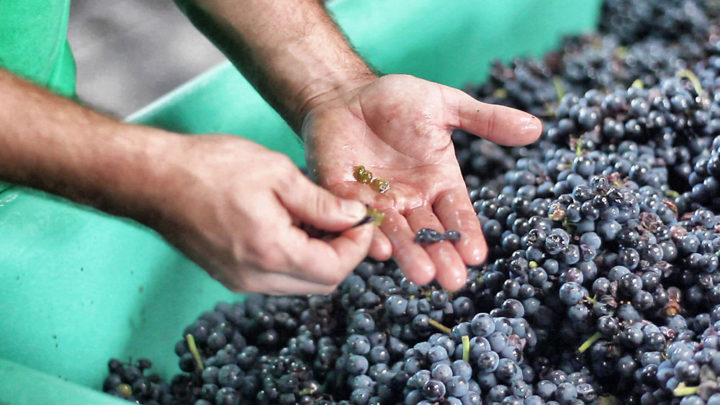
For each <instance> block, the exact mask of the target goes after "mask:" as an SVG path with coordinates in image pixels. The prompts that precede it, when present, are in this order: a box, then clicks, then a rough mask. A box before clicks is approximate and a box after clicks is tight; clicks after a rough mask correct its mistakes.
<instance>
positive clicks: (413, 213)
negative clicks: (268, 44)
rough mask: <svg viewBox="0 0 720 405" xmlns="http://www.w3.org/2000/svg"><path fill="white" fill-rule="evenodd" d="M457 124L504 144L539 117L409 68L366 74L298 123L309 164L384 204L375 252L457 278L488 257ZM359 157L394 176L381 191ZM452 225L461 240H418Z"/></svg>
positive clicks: (338, 189)
mask: <svg viewBox="0 0 720 405" xmlns="http://www.w3.org/2000/svg"><path fill="white" fill-rule="evenodd" d="M453 129H463V130H466V131H468V132H471V133H474V134H477V135H479V136H482V137H484V138H486V139H489V140H491V141H493V142H496V143H500V144H503V145H524V144H527V143H530V142H533V141H534V140H536V139H537V137H538V136H539V135H540V131H541V124H540V121H539V120H538V119H537V118H535V117H533V116H531V115H529V114H526V113H523V112H521V111H517V110H514V109H511V108H507V107H501V106H495V105H490V104H484V103H480V102H478V101H476V100H474V99H473V98H472V97H470V96H469V95H467V94H466V93H464V92H462V91H459V90H457V89H454V88H451V87H447V86H443V85H440V84H437V83H432V82H428V81H425V80H422V79H418V78H415V77H412V76H405V75H389V76H384V77H381V78H378V79H374V80H371V81H369V82H367V83H364V84H363V85H361V86H359V87H356V88H354V89H352V90H350V91H346V92H344V93H341V94H339V95H337V96H335V97H332V98H329V99H327V100H325V101H323V102H322V103H320V104H318V105H316V106H315V107H314V108H313V109H312V110H311V111H310V112H309V113H308V115H307V117H306V119H305V122H304V124H303V129H302V132H303V137H304V138H305V140H306V145H307V158H308V165H309V168H310V171H311V174H312V175H313V176H314V177H315V178H316V179H317V180H318V182H319V183H320V184H321V185H322V186H324V187H326V188H328V189H329V190H330V191H332V192H333V193H335V194H337V195H339V196H342V197H345V198H355V199H358V200H360V201H363V202H365V203H366V204H369V205H371V206H373V207H375V208H378V209H380V210H381V211H383V212H385V219H384V221H383V224H382V226H381V227H380V230H381V231H382V232H378V231H376V232H375V235H374V239H373V245H372V248H371V255H372V256H373V257H375V258H376V259H380V260H385V259H388V258H389V257H390V256H391V255H392V256H394V257H395V260H396V261H397V263H398V265H399V266H400V267H401V268H402V269H403V271H404V272H405V274H406V275H407V277H408V278H409V279H410V280H412V281H414V282H416V283H420V284H425V283H427V282H429V281H431V280H432V279H433V278H437V280H438V282H439V283H440V284H441V285H442V286H443V287H444V288H447V289H450V290H454V289H457V288H460V287H461V286H462V285H463V284H464V282H465V279H466V273H467V272H466V265H477V264H480V263H482V261H484V260H485V257H486V255H487V246H486V244H485V240H484V238H483V235H482V228H481V226H480V222H479V221H478V219H477V216H476V215H475V211H474V210H473V207H472V204H471V202H470V199H469V197H468V193H467V189H466V187H465V183H464V181H463V177H462V174H461V172H460V167H459V166H458V162H457V159H456V157H455V150H454V148H453V144H452V141H451V138H450V135H451V133H452V130H453ZM358 165H363V166H365V168H366V169H367V170H369V171H370V172H372V174H373V177H380V178H383V179H385V180H387V181H388V182H389V183H390V189H389V190H388V191H387V192H385V193H382V194H381V193H379V192H377V191H375V190H373V189H372V188H371V187H370V186H369V185H367V184H363V183H360V182H358V181H356V180H355V178H354V176H353V168H354V167H355V166H358ZM426 227H427V228H432V229H435V230H438V231H441V232H444V231H446V230H450V229H454V230H457V231H460V233H461V234H462V237H461V239H460V240H459V241H457V242H449V241H443V242H439V243H435V244H431V245H426V246H423V245H419V244H416V243H415V242H414V237H415V234H416V232H417V231H418V230H420V229H421V228H426Z"/></svg>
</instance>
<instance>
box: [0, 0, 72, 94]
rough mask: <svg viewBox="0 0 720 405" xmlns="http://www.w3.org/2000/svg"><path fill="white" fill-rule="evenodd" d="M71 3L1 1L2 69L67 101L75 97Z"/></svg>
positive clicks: (24, 0) (58, 1)
mask: <svg viewBox="0 0 720 405" xmlns="http://www.w3.org/2000/svg"><path fill="white" fill-rule="evenodd" d="M69 16H70V0H0V66H2V67H3V68H4V69H6V70H9V71H10V72H13V73H15V74H17V75H19V76H22V77H24V78H26V79H28V80H30V81H32V82H34V83H36V84H38V85H40V86H43V87H45V88H47V89H49V90H51V91H53V92H55V93H58V94H61V95H63V96H66V97H74V96H75V60H74V59H73V56H72V52H71V51H70V46H69V45H68V42H67V26H68V18H69Z"/></svg>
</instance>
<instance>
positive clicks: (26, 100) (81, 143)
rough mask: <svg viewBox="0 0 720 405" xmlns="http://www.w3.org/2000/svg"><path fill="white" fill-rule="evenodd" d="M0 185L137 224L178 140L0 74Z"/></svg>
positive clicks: (156, 188) (169, 163) (8, 74)
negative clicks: (59, 198)
mask: <svg viewBox="0 0 720 405" xmlns="http://www.w3.org/2000/svg"><path fill="white" fill-rule="evenodd" d="M0 89H2V93H3V97H0V177H1V178H3V179H4V180H7V181H10V182H13V183H17V184H23V185H27V186H30V187H34V188H38V189H41V190H46V191H49V192H52V193H55V194H58V195H61V196H64V197H67V198H69V199H72V200H75V201H78V202H82V203H85V204H89V205H92V206H95V207H98V208H100V209H103V210H105V211H108V212H111V213H114V214H118V215H124V216H129V217H134V218H136V219H139V220H142V219H143V217H144V216H145V214H146V213H147V210H148V209H149V206H148V205H146V204H144V202H145V201H150V200H153V199H155V198H158V196H156V195H153V194H152V193H150V192H148V191H152V190H153V189H155V190H158V189H162V188H164V187H165V184H163V182H164V180H163V172H164V171H166V170H168V166H169V165H171V164H172V163H171V162H169V161H168V159H166V156H167V155H168V151H169V150H170V149H171V148H172V147H175V145H176V144H177V143H178V141H179V140H180V139H179V138H180V136H179V135H175V134H172V133H168V132H165V131H161V130H157V129H152V128H148V127H141V126H136V125H130V124H125V123H121V122H118V121H116V120H113V119H111V118H108V117H105V116H103V115H101V114H98V113H95V112H93V111H91V110H89V109H86V108H83V107H81V106H79V105H77V104H75V103H73V102H71V101H69V100H67V99H65V98H62V97H60V96H57V95H54V94H52V93H50V92H48V91H46V90H44V89H41V88H39V87H37V86H35V85H33V84H30V83H28V82H26V81H25V80H23V79H20V78H19V77H17V76H15V75H13V74H11V73H8V72H7V71H5V70H2V69H0Z"/></svg>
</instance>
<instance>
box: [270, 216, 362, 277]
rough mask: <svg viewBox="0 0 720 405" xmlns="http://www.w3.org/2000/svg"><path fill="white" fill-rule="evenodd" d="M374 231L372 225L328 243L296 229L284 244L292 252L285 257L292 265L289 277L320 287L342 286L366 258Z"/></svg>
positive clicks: (345, 233)
mask: <svg viewBox="0 0 720 405" xmlns="http://www.w3.org/2000/svg"><path fill="white" fill-rule="evenodd" d="M374 228H375V226H374V225H372V224H366V225H363V226H360V227H357V228H352V229H349V230H347V231H345V232H343V233H341V234H340V235H339V236H337V237H336V238H334V239H332V240H329V241H326V240H321V239H315V238H310V237H308V236H307V234H305V233H304V232H303V231H302V230H300V229H298V228H293V229H292V230H291V231H289V232H288V236H287V240H286V241H283V242H281V245H282V246H288V247H292V248H293V251H292V252H287V253H286V254H285V257H287V258H288V260H289V261H290V266H289V267H288V269H287V270H286V274H288V275H292V276H293V277H296V278H300V279H303V280H307V281H310V282H314V283H319V284H325V285H337V284H339V283H340V282H342V281H343V280H344V279H345V277H347V275H348V274H350V272H351V271H352V270H353V269H355V267H357V265H358V264H359V263H360V262H361V261H362V260H363V259H365V257H367V254H368V251H369V249H370V243H371V241H372V237H373V231H374Z"/></svg>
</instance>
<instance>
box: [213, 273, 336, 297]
mask: <svg viewBox="0 0 720 405" xmlns="http://www.w3.org/2000/svg"><path fill="white" fill-rule="evenodd" d="M246 272H247V273H246V274H245V275H244V276H243V281H242V283H231V284H230V285H228V284H226V283H224V284H225V285H226V286H227V287H229V288H230V289H231V290H233V291H236V292H248V293H263V294H269V295H304V294H330V293H331V292H332V291H333V290H335V288H337V285H328V284H321V283H313V282H311V281H307V280H303V279H300V278H297V277H293V276H291V275H288V274H283V273H269V272H266V271H261V270H256V269H252V270H246ZM238 284H239V285H238Z"/></svg>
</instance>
